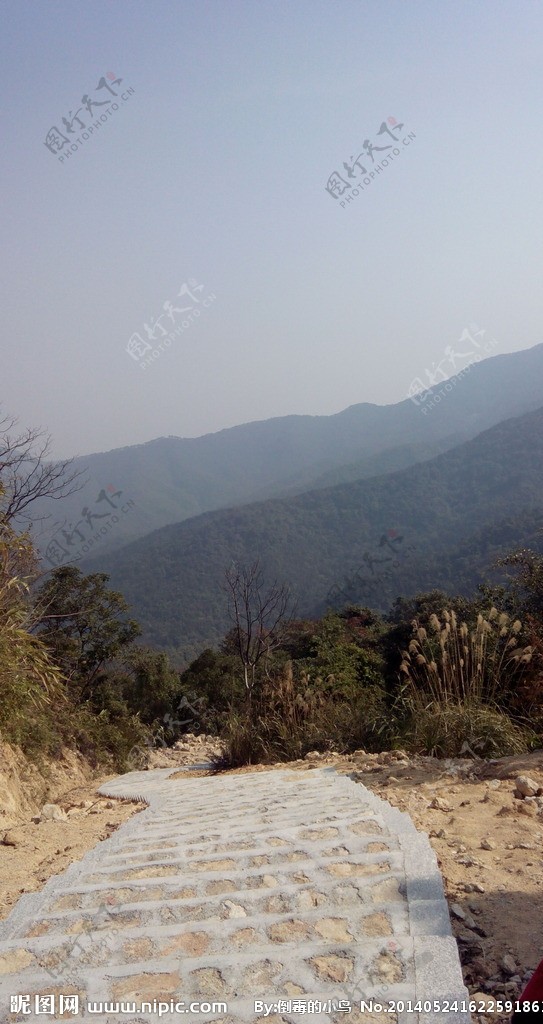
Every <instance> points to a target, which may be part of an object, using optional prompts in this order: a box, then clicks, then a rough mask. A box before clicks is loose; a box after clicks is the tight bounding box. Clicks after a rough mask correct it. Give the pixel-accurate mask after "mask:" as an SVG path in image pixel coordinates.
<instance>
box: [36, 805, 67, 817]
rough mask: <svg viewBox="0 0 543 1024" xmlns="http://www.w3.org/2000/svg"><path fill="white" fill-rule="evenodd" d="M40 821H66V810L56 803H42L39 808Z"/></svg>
mask: <svg viewBox="0 0 543 1024" xmlns="http://www.w3.org/2000/svg"><path fill="white" fill-rule="evenodd" d="M41 819H42V821H68V815H67V814H66V811H63V809H62V807H59V805H58V804H44V805H43V807H42V809H41Z"/></svg>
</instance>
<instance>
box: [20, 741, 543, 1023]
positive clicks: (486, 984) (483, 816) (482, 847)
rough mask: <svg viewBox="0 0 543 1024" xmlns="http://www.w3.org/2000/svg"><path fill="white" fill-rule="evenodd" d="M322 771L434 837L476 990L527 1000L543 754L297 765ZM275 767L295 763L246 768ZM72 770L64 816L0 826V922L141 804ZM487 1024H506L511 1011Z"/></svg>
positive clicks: (194, 752)
mask: <svg viewBox="0 0 543 1024" xmlns="http://www.w3.org/2000/svg"><path fill="white" fill-rule="evenodd" d="M216 749H217V746H216V743H213V742H211V743H206V742H205V741H204V742H202V741H201V740H199V739H198V741H196V740H189V741H188V742H187V743H185V744H184V745H183V746H181V748H180V749H177V750H171V751H157V752H155V753H153V755H152V761H151V767H165V766H175V765H177V764H179V765H180V766H181V765H183V764H185V765H186V764H191V763H192V764H194V763H197V762H201V761H204V760H206V759H207V758H208V757H209V756H211V755H212V754H213V753H214V752H216ZM323 764H335V765H336V766H337V768H338V770H340V771H347V772H353V773H355V777H356V778H357V779H358V780H359V781H360V782H362V783H363V784H364V785H366V786H367V787H368V788H370V789H372V790H373V791H374V792H375V793H377V794H378V795H379V796H383V797H385V798H386V799H387V800H388V801H389V802H390V803H391V804H393V805H394V806H396V807H399V808H400V809H401V810H405V811H407V812H408V813H409V814H410V815H411V817H412V818H413V821H414V822H415V824H416V825H417V827H418V828H420V829H421V830H423V831H425V832H427V833H428V834H429V836H430V842H431V844H432V846H433V848H434V850H435V852H436V855H437V859H438V863H439V866H440V869H441V872H442V874H443V879H444V884H445V890H446V895H447V899H448V901H449V909H450V912H451V921H452V927H453V931H454V934H455V936H456V938H457V941H458V945H459V950H460V956H461V960H462V963H463V971H464V980H465V983H466V985H467V987H468V988H469V990H470V992H471V993H483V994H486V997H487V998H488V995H489V994H491V995H494V996H496V997H497V998H499V999H512V1000H514V999H516V998H518V994H519V992H520V991H521V990H522V988H523V986H524V984H525V981H526V980H527V977H528V976H529V972H530V971H531V970H533V969H534V968H535V967H536V966H537V964H538V963H539V961H540V960H541V959H542V958H543V884H542V883H543V811H541V812H540V813H538V806H537V802H536V801H535V800H532V801H528V802H526V800H522V799H518V798H516V797H515V796H514V790H515V780H516V778H517V776H519V775H524V776H528V777H529V778H530V779H532V780H533V782H534V783H535V784H536V785H538V786H541V787H542V789H543V751H540V752H536V753H533V754H529V755H522V756H520V757H514V758H501V759H500V760H498V761H494V762H491V761H490V762H489V761H473V760H459V759H455V760H449V761H438V760H436V759H434V758H428V757H418V756H416V757H413V756H409V755H407V754H404V753H403V752H401V751H394V752H386V753H383V754H378V755H377V754H366V753H364V752H363V751H358V752H356V753H355V754H352V755H349V756H346V757H344V756H340V755H333V754H331V755H325V756H324V755H318V754H316V755H311V754H310V755H307V758H306V759H304V761H297V762H293V763H292V764H291V765H289V766H288V767H291V768H294V769H297V770H300V771H310V770H311V769H312V768H315V767H320V766H321V765H323ZM270 767H273V768H277V769H280V768H285V767H287V766H286V765H284V764H281V765H274V766H267V767H263V766H257V767H255V768H248V769H239V771H244V772H245V771H262V770H268V771H269V769H270ZM71 774H72V778H71V781H72V788H71V789H70V790H68V787H67V786H66V790H65V792H62V785H61V782H60V781H59V779H58V778H57V781H56V786H55V788H56V791H57V793H56V800H55V802H56V804H57V805H58V806H59V807H60V808H62V809H63V810H64V811H65V812H66V816H67V818H66V820H62V821H44V820H38V817H39V815H38V814H34V818H35V819H36V820H35V821H32V820H31V818H32V815H31V814H30V813H29V811H28V808H27V809H26V817H25V811H20V814H19V820H17V821H16V822H15V823H11V824H10V827H8V828H6V829H3V828H2V827H1V826H0V879H1V882H0V918H2V917H6V916H7V915H8V914H9V912H10V910H11V908H12V907H13V905H14V904H15V903H16V902H17V900H18V899H19V897H20V896H21V895H22V894H23V893H25V892H33V891H35V890H37V889H39V888H41V887H42V885H43V884H44V882H45V881H46V880H47V879H48V878H49V877H51V876H52V875H54V874H58V873H59V872H62V871H64V870H65V869H66V867H67V866H68V865H69V864H70V863H71V862H72V861H74V860H79V859H80V858H81V857H82V856H83V854H84V853H85V852H86V851H87V850H89V849H91V848H92V847H93V846H94V845H95V844H96V843H97V842H101V841H104V840H107V838H108V837H109V836H110V835H111V834H112V832H114V831H115V829H116V828H118V826H119V825H120V824H121V823H122V822H123V821H126V820H127V818H129V817H130V816H131V815H132V814H134V813H138V811H140V810H141V809H142V807H143V805H142V804H139V805H137V804H134V803H128V802H119V801H113V800H109V799H106V798H101V797H98V795H97V793H96V789H97V786H98V785H100V783H101V782H102V781H104V777H100V778H95V779H92V780H88V781H86V782H84V783H83V784H81V785H79V786H77V787H76V788H73V772H72V773H71ZM176 774H179V777H182V776H183V775H186V773H176ZM192 774H193V773H191V776H192ZM202 774H204V773H203V772H202ZM110 777H111V776H110ZM27 803H28V801H27ZM12 816H13V815H12ZM1 820H2V819H1V818H0V821H1ZM481 998H482V996H481ZM474 1019H478V1018H474ZM482 1019H484V1018H482ZM488 1019H493V1020H494V1021H496V1020H500V1019H503V1020H507V1019H509V1015H505V1016H501V1018H500V1015H498V1016H496V1015H493V1016H492V1018H490V1017H489V1018H488Z"/></svg>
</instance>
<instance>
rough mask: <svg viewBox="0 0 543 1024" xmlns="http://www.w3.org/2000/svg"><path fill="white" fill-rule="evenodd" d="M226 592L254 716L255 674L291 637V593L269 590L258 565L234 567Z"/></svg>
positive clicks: (276, 588) (283, 589)
mask: <svg viewBox="0 0 543 1024" xmlns="http://www.w3.org/2000/svg"><path fill="white" fill-rule="evenodd" d="M224 576H225V585H224V587H223V590H224V591H225V592H226V593H227V594H228V610H229V614H230V617H231V619H232V621H233V623H234V629H233V631H232V634H233V640H234V646H235V649H236V652H237V654H238V655H239V658H240V661H241V663H242V665H243V678H244V682H245V694H246V698H247V707H248V710H249V712H250V710H251V706H252V696H253V690H254V686H255V670H256V666H257V665H258V663H259V661H260V660H261V658H264V657H266V656H267V655H269V654H270V653H271V651H272V650H274V649H275V648H276V647H279V646H280V644H281V642H282V641H283V639H284V638H285V636H286V635H287V633H288V628H289V625H290V623H291V621H292V617H293V612H290V613H289V611H288V606H289V602H290V591H289V588H288V587H287V586H286V584H282V585H281V586H279V585H278V583H277V582H274V583H272V584H271V586H269V587H268V588H266V589H265V586H264V577H263V574H262V570H261V569H260V566H259V563H258V561H256V562H253V564H252V565H250V566H249V568H243V567H242V568H240V567H238V566H237V565H236V564H233V565H232V566H231V567H230V569H227V570H226V571H225V574H224Z"/></svg>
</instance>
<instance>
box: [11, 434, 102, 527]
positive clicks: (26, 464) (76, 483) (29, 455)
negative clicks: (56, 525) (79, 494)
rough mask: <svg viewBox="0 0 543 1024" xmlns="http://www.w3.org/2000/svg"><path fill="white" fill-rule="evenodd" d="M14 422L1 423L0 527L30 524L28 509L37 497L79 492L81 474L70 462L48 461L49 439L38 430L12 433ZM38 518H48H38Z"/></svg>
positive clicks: (68, 460) (40, 517)
mask: <svg viewBox="0 0 543 1024" xmlns="http://www.w3.org/2000/svg"><path fill="white" fill-rule="evenodd" d="M17 422H18V421H17V420H16V419H14V418H13V417H10V416H5V417H4V418H3V419H2V420H0V483H1V484H2V490H1V492H0V526H1V524H2V523H9V522H11V521H17V520H18V521H19V522H21V521H27V522H30V521H32V519H33V518H35V517H31V516H29V515H28V513H27V509H28V507H29V505H31V504H32V502H34V501H36V500H37V499H38V498H55V499H58V498H66V497H68V495H70V494H74V492H75V491H79V490H81V488H82V487H84V485H85V481H84V480H83V481H82V482H80V478H81V477H82V475H83V474H82V472H81V471H79V470H72V469H71V466H72V463H73V459H67V460H65V461H64V462H50V461H47V456H48V454H49V451H50V447H51V437H50V435H49V434H47V433H46V432H45V431H44V430H42V429H41V428H34V429H31V430H30V429H28V430H24V431H23V432H22V433H21V434H17V432H15V433H12V431H13V429H14V427H16V425H17ZM38 518H39V519H45V518H48V517H47V516H39V517H38Z"/></svg>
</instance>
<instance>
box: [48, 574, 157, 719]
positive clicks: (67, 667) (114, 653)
mask: <svg viewBox="0 0 543 1024" xmlns="http://www.w3.org/2000/svg"><path fill="white" fill-rule="evenodd" d="M108 580H109V576H108V575H107V574H106V573H92V574H91V575H89V576H84V575H83V573H82V572H81V570H80V569H78V568H77V567H76V566H71V565H63V566H60V567H59V568H57V569H55V570H54V571H53V572H52V573H51V575H50V576H49V578H48V579H47V580H46V582H45V583H44V584H43V585H42V587H41V588H40V589H39V590H38V593H37V596H36V607H37V609H38V616H39V617H38V620H37V623H36V629H37V632H38V635H39V638H40V640H41V641H42V642H43V643H44V644H46V646H47V648H48V649H49V651H50V652H51V656H52V658H53V659H54V661H55V662H56V663H57V664H58V665H59V666H60V667H61V669H62V671H63V673H64V674H65V676H66V678H67V679H68V680H69V681H70V682H71V683H72V684H73V685H74V686H76V687H78V689H79V699H84V698H86V697H87V696H88V694H89V692H90V691H91V690H92V688H93V686H94V685H95V684H96V683H97V681H98V679H99V673H100V672H101V671H102V670H103V668H104V667H105V666H106V665H107V664H108V663H109V662H112V661H113V660H114V659H115V658H118V656H119V655H120V654H121V652H124V651H125V650H126V648H127V647H128V646H129V645H130V644H131V643H132V642H133V641H134V640H135V638H136V637H137V636H139V635H140V634H141V629H140V627H139V625H138V623H137V622H135V621H134V620H133V619H128V620H127V619H126V614H127V612H128V605H127V603H126V601H125V599H124V597H123V596H122V594H120V593H118V592H117V591H115V590H109V589H108V587H107V582H108Z"/></svg>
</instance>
